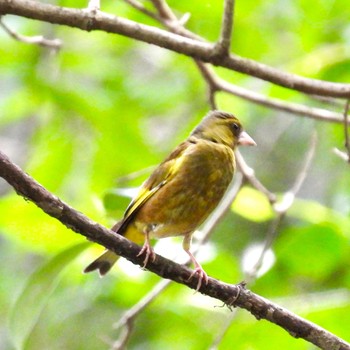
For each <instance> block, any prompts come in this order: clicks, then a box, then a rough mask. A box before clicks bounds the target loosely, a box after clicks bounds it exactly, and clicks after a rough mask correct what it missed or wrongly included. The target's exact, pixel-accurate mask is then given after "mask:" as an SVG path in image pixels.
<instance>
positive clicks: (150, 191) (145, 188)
mask: <svg viewBox="0 0 350 350" xmlns="http://www.w3.org/2000/svg"><path fill="white" fill-rule="evenodd" d="M187 146H188V145H187V144H185V143H184V144H183V145H182V147H181V151H180V152H179V151H177V152H176V153H175V152H174V153H173V154H171V155H170V156H169V157H168V158H167V159H166V160H165V161H164V162H163V163H161V164H160V165H159V166H158V168H157V169H156V170H155V171H154V172H153V173H152V174H151V176H150V177H149V178H148V180H146V182H145V183H144V184H143V185H142V187H141V188H140V191H139V193H138V194H137V196H136V197H135V198H134V199H133V201H132V202H131V203H130V204H129V206H128V207H127V209H126V211H125V214H124V218H123V221H122V224H121V225H120V227H119V228H118V232H119V233H121V234H123V231H124V230H125V228H126V226H127V225H128V223H130V221H131V220H132V218H133V217H134V215H135V214H136V212H137V211H138V210H139V209H140V208H141V207H142V206H143V205H144V204H145V203H146V202H147V201H148V200H149V199H150V198H151V197H152V196H153V195H154V194H155V193H156V192H157V191H158V190H159V189H160V188H161V187H163V186H164V185H165V184H167V183H169V181H171V179H172V178H173V177H174V176H175V175H176V174H177V173H178V170H179V168H180V167H181V165H182V163H183V161H184V158H185V156H184V151H185V150H186V149H187Z"/></svg>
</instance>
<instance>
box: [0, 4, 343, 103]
mask: <svg viewBox="0 0 350 350" xmlns="http://www.w3.org/2000/svg"><path fill="white" fill-rule="evenodd" d="M0 14H13V15H18V16H22V17H27V18H32V19H37V20H40V21H46V22H50V23H54V24H61V25H67V26H70V27H75V28H80V29H82V30H87V31H91V30H102V31H105V32H108V33H116V34H121V35H124V36H127V37H130V38H133V39H136V40H140V41H143V42H147V43H150V44H154V45H157V46H160V47H163V48H166V49H169V50H172V51H175V52H178V53H182V54H184V55H187V56H190V57H193V58H196V59H198V60H201V61H204V62H211V63H213V64H215V65H218V66H221V67H225V68H228V69H232V70H235V71H237V72H241V73H244V74H249V75H251V76H254V77H256V78H259V79H263V80H266V81H270V82H272V83H274V84H277V85H281V86H284V87H286V88H290V89H293V90H297V91H301V92H304V93H308V94H316V95H322V96H333V97H345V98H349V97H350V84H341V83H333V82H327V81H321V80H317V79H310V78H304V77H301V76H298V75H295V74H291V73H286V72H283V71H280V70H278V69H276V68H273V67H270V66H267V65H265V64H262V63H259V62H256V61H254V60H251V59H247V58H243V57H239V56H237V55H233V54H231V55H229V56H227V57H223V58H221V59H218V58H217V57H215V49H214V45H212V44H208V43H205V42H203V41H198V40H192V39H189V38H185V37H183V36H180V35H177V34H172V33H169V32H167V31H164V30H161V29H158V28H155V27H151V26H147V25H144V24H140V23H137V22H133V21H130V20H127V19H124V18H120V17H116V16H112V15H110V14H106V13H103V12H100V11H99V12H98V13H96V15H91V13H89V12H88V11H82V10H77V9H72V8H67V7H59V6H55V5H50V4H44V3H40V2H36V1H33V0H11V1H10V0H0Z"/></svg>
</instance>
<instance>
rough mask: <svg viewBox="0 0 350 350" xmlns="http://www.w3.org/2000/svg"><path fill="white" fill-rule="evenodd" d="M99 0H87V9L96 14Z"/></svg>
mask: <svg viewBox="0 0 350 350" xmlns="http://www.w3.org/2000/svg"><path fill="white" fill-rule="evenodd" d="M100 7H101V5H100V0H89V3H88V6H87V10H88V11H91V12H92V13H93V14H96V13H97V11H99V10H100Z"/></svg>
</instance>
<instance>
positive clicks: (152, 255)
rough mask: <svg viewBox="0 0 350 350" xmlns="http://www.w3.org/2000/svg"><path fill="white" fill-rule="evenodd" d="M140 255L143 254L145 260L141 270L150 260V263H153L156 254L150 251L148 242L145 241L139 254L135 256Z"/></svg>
mask: <svg viewBox="0 0 350 350" xmlns="http://www.w3.org/2000/svg"><path fill="white" fill-rule="evenodd" d="M142 254H145V259H144V260H143V268H145V267H146V265H147V263H148V261H149V259H150V258H151V261H152V262H153V261H154V260H156V253H155V252H154V250H153V249H152V247H151V245H150V244H149V242H148V241H146V242H145V243H144V245H143V247H142V249H141V250H140V252H139V253H138V254H137V256H140V255H142Z"/></svg>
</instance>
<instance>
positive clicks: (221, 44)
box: [215, 0, 235, 57]
mask: <svg viewBox="0 0 350 350" xmlns="http://www.w3.org/2000/svg"><path fill="white" fill-rule="evenodd" d="M234 5H235V1H234V0H225V2H224V11H223V14H222V23H221V30H220V38H219V40H218V42H217V44H216V45H215V52H216V55H218V56H219V57H222V56H227V55H228V54H229V52H230V46H231V38H232V30H233V12H234Z"/></svg>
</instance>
